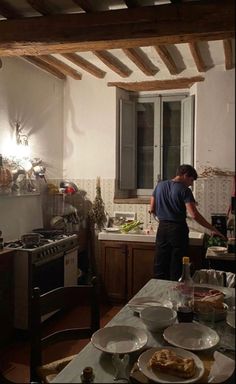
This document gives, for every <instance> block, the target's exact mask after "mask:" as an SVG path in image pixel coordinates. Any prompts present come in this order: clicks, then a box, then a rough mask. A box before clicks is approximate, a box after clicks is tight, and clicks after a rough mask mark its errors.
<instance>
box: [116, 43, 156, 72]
mask: <svg viewBox="0 0 236 384" xmlns="http://www.w3.org/2000/svg"><path fill="white" fill-rule="evenodd" d="M123 51H124V53H125V54H126V56H128V58H129V59H130V60H131V61H132V62H133V63H134V64H135V65H137V67H138V68H139V69H141V71H142V72H143V73H145V75H147V76H154V75H155V74H156V73H157V72H158V68H157V67H155V66H154V64H153V63H152V62H151V61H150V60H149V58H148V57H147V56H146V54H145V53H144V52H143V51H142V50H141V49H140V48H125V49H123Z"/></svg>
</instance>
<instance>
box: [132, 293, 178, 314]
mask: <svg viewBox="0 0 236 384" xmlns="http://www.w3.org/2000/svg"><path fill="white" fill-rule="evenodd" d="M160 305H161V306H163V305H164V306H165V307H169V308H172V306H173V305H172V303H171V301H169V300H165V301H161V300H160V301H158V300H157V299H155V298H154V297H149V296H147V297H136V298H134V299H131V300H130V301H129V302H128V307H129V308H130V309H132V310H133V311H135V312H138V313H140V312H141V311H142V310H143V309H144V308H146V307H157V306H160Z"/></svg>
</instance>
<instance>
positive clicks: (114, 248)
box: [100, 241, 155, 302]
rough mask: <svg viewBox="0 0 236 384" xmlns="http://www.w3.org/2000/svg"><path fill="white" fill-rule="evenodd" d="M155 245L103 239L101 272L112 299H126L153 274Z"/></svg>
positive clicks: (105, 290)
mask: <svg viewBox="0 0 236 384" xmlns="http://www.w3.org/2000/svg"><path fill="white" fill-rule="evenodd" d="M154 249H155V246H154V244H146V243H133V242H119V241H100V262H101V265H100V273H101V279H102V286H103V289H104V293H105V295H106V296H107V298H108V300H109V301H111V302H126V301H127V300H128V299H129V298H131V297H132V296H133V295H134V294H135V293H137V292H138V291H139V289H140V288H141V287H142V286H143V285H144V284H146V282H147V281H148V280H150V279H151V278H152V276H153V260H154Z"/></svg>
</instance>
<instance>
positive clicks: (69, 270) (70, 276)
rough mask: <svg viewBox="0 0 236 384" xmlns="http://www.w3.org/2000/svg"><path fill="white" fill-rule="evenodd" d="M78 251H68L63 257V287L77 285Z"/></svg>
mask: <svg viewBox="0 0 236 384" xmlns="http://www.w3.org/2000/svg"><path fill="white" fill-rule="evenodd" d="M77 259H78V250H77V249H74V250H72V251H69V252H68V253H66V254H65V256H64V286H65V287H68V286H70V285H77V280H78V268H77Z"/></svg>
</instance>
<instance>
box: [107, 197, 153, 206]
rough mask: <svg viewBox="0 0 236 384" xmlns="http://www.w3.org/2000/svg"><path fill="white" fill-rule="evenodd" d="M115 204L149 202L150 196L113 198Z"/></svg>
mask: <svg viewBox="0 0 236 384" xmlns="http://www.w3.org/2000/svg"><path fill="white" fill-rule="evenodd" d="M113 202H114V203H115V204H150V197H131V198H123V199H122V198H121V199H119V198H114V200H113Z"/></svg>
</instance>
